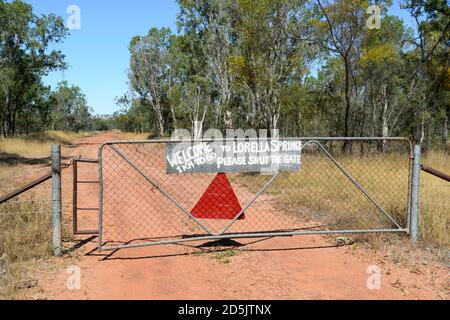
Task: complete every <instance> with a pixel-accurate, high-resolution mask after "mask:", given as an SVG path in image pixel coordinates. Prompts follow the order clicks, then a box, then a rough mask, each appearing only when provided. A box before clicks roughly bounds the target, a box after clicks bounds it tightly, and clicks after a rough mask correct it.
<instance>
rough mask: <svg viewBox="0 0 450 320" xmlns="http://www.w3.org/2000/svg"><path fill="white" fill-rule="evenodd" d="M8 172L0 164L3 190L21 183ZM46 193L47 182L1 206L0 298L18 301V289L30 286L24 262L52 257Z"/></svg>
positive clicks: (19, 296) (48, 198) (48, 186)
mask: <svg viewBox="0 0 450 320" xmlns="http://www.w3.org/2000/svg"><path fill="white" fill-rule="evenodd" d="M11 172H13V167H11V166H6V165H0V176H1V182H2V191H3V190H7V189H8V188H15V187H17V186H19V184H20V183H21V181H23V180H22V179H23V177H22V176H18V175H14V174H11ZM6 186H8V188H6ZM49 190H50V185H49V183H46V184H44V185H42V186H40V187H38V188H37V189H34V190H33V191H29V192H27V193H26V194H23V195H21V196H20V197H19V198H18V199H15V200H12V201H10V202H8V203H6V204H3V205H0V230H1V232H0V299H18V298H21V297H22V290H21V289H24V288H26V287H28V286H29V285H30V281H29V280H27V268H26V265H27V263H28V262H30V261H33V260H35V259H41V258H45V257H49V256H50V255H51V246H50V239H51V208H50V206H51V204H50V192H49Z"/></svg>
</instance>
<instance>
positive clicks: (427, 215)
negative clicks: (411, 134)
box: [420, 151, 450, 247]
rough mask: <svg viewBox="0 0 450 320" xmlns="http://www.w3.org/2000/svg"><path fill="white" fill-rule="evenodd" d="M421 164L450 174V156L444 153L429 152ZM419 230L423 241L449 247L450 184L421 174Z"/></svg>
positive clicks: (426, 174)
mask: <svg viewBox="0 0 450 320" xmlns="http://www.w3.org/2000/svg"><path fill="white" fill-rule="evenodd" d="M423 163H424V164H426V165H427V166H430V167H433V168H435V169H437V170H440V171H442V172H445V173H447V174H449V173H450V155H449V154H448V153H447V152H445V151H434V152H430V153H429V154H428V155H426V156H425V157H424V159H423ZM421 186H422V190H421V192H422V193H421V197H420V200H421V216H420V217H421V219H420V230H421V237H422V239H423V240H425V241H427V242H430V243H435V244H437V245H440V246H444V247H445V246H447V247H449V246H450V182H446V181H444V180H441V179H439V178H436V177H434V176H432V175H429V174H428V173H425V172H423V173H422V176H421Z"/></svg>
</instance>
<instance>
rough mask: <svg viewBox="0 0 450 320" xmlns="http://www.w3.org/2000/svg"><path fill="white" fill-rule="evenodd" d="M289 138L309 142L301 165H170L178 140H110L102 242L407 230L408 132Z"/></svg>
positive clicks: (103, 166)
mask: <svg viewBox="0 0 450 320" xmlns="http://www.w3.org/2000/svg"><path fill="white" fill-rule="evenodd" d="M283 140H292V141H294V140H295V141H297V140H300V141H302V144H303V145H302V152H301V156H302V164H301V169H300V171H296V172H273V173H271V174H261V173H256V172H255V173H227V174H220V173H219V174H217V173H189V174H171V173H169V172H168V170H167V163H166V152H167V147H168V145H169V144H174V143H176V142H175V141H169V140H165V141H160V140H157V141H123V142H110V143H106V144H104V145H103V146H102V147H101V148H100V151H99V176H100V194H99V199H100V200H99V209H100V210H99V249H100V250H113V249H119V248H127V247H140V246H149V245H159V244H171V243H182V242H188V241H198V240H202V241H204V240H217V239H225V238H234V239H238V238H259V237H271V236H288V235H310V234H351V233H380V232H391V233H394V232H395V233H406V232H408V230H409V213H410V202H411V201H410V189H411V155H412V150H411V143H410V142H409V141H408V140H406V139H402V138H389V139H383V140H382V139H378V138H347V139H344V138H292V139H283ZM198 142H199V141H196V143H198ZM204 142H209V141H204ZM344 150H345V151H344ZM211 199H214V201H210V200H211ZM217 199H219V200H217ZM205 212H208V214H205Z"/></svg>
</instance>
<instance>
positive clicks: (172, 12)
mask: <svg viewBox="0 0 450 320" xmlns="http://www.w3.org/2000/svg"><path fill="white" fill-rule="evenodd" d="M394 2H395V3H396V4H394V7H393V10H392V13H394V14H396V15H400V16H401V17H402V18H407V12H404V11H400V10H399V6H398V3H399V0H394ZM28 3H30V4H31V5H32V6H33V8H34V10H35V12H36V13H37V14H43V13H44V14H48V13H55V14H58V15H60V16H62V17H63V18H64V19H68V18H69V16H70V14H68V13H67V8H68V7H69V6H70V5H77V6H78V7H79V8H80V10H81V29H80V30H71V35H70V36H69V37H68V38H67V39H66V40H65V41H64V43H63V44H60V45H58V46H57V48H58V49H60V50H62V52H63V53H64V54H65V55H66V57H67V58H66V60H67V62H68V63H69V65H70V66H69V69H68V70H66V71H64V72H54V73H52V74H51V75H49V76H48V77H47V78H46V79H45V82H46V84H48V85H51V86H52V87H53V88H55V87H56V84H57V83H58V82H60V81H62V80H66V81H68V82H69V83H70V84H75V85H78V86H79V87H80V88H81V89H82V91H83V92H84V93H85V94H86V96H87V99H88V103H89V106H91V107H92V108H93V109H94V112H95V113H96V114H111V113H113V112H114V111H117V110H118V107H117V106H116V105H115V103H114V99H115V97H117V96H121V95H123V94H124V93H126V92H127V91H128V82H127V69H128V63H129V53H128V44H129V42H130V40H131V38H132V37H133V36H135V35H142V34H146V33H147V31H148V30H149V29H150V28H151V27H158V28H160V27H170V28H171V29H172V31H176V17H177V14H178V10H179V8H178V4H177V3H176V2H175V0H113V1H112V0H28Z"/></svg>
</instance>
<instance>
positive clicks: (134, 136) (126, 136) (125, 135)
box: [115, 131, 155, 141]
mask: <svg viewBox="0 0 450 320" xmlns="http://www.w3.org/2000/svg"><path fill="white" fill-rule="evenodd" d="M115 136H116V137H117V139H119V140H130V141H142V140H151V139H153V138H154V137H155V135H154V134H149V133H134V132H122V131H119V132H117V133H115Z"/></svg>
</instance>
